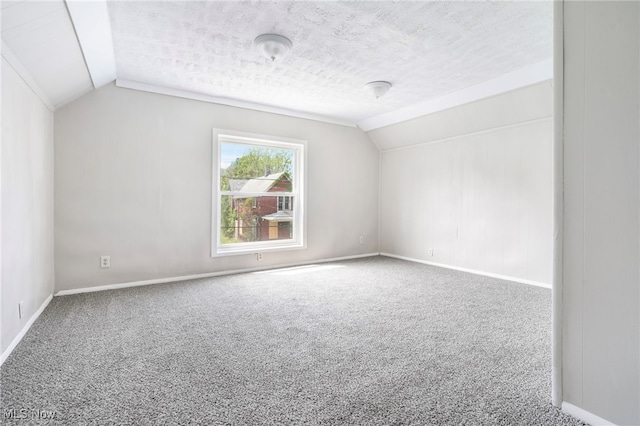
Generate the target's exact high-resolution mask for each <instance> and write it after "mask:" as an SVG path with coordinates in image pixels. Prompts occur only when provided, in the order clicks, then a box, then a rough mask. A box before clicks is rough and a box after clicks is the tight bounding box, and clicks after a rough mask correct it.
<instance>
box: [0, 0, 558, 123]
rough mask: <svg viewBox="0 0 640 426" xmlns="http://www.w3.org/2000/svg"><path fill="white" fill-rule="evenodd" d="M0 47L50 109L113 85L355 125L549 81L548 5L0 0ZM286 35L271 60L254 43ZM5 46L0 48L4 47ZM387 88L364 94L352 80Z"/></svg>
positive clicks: (401, 117)
mask: <svg viewBox="0 0 640 426" xmlns="http://www.w3.org/2000/svg"><path fill="white" fill-rule="evenodd" d="M1 11H2V40H3V56H4V57H5V58H7V56H13V57H14V59H17V60H18V61H17V62H19V63H21V64H22V65H23V66H24V68H26V70H27V71H28V73H29V74H30V75H31V77H32V78H33V80H34V81H35V83H36V85H38V86H39V88H40V89H41V90H42V92H44V94H45V95H46V97H48V98H49V100H50V102H51V104H52V105H53V107H57V106H60V105H63V104H64V103H66V102H68V101H70V100H72V99H74V98H76V97H78V96H80V95H82V94H83V93H85V92H86V91H87V90H90V89H91V88H92V87H94V86H95V87H99V86H100V85H102V84H105V83H107V82H110V81H113V80H116V84H118V85H119V86H121V87H129V88H134V89H138V90H149V91H155V92H158V93H167V94H173V95H177V96H184V97H193V98H197V99H201V100H205V101H212V102H217V103H223V104H229V105H239V106H245V107H248V108H255V109H263V110H271V111H274V112H280V113H285V114H290V115H297V116H306V117H309V118H315V119H320V120H325V121H333V122H338V123H342V124H348V125H355V124H358V125H359V126H360V127H361V128H363V129H365V130H370V129H373V128H377V127H381V126H384V125H388V124H391V123H393V122H398V121H402V120H406V119H409V118H413V117H415V116H418V115H420V114H425V113H429V112H432V111H433V110H437V109H443V108H447V107H450V106H455V105H456V104H460V103H463V102H468V101H470V100H476V99H478V98H481V97H486V96H491V95H493V94H497V93H501V92H504V91H508V90H511V89H514V88H517V87H521V86H525V85H528V84H533V83H536V82H539V81H543V80H545V79H549V78H551V56H552V3H551V2H548V1H535V2H534V1H532V2H494V1H475V2H453V1H444V2H443V1H421V2H420V1H419V2H408V1H407V2H397V1H376V2H371V1H344V2H326V1H317V2H316V1H227V2H224V1H223V2H221V1H215V2H198V1H158V2H152V1H107V2H104V1H97V2H96V1H93V2H84V1H80V0H67V2H66V3H65V2H64V1H63V0H54V1H46V2H41V1H29V0H22V1H2V9H1ZM263 33H277V34H282V35H284V36H286V37H287V38H289V39H290V40H291V41H292V42H293V48H292V50H291V52H290V53H289V55H288V56H286V57H285V58H283V59H282V60H280V61H276V62H271V61H270V60H268V59H267V58H265V57H263V56H261V54H260V52H259V51H258V50H257V48H256V46H255V45H254V43H253V41H254V39H255V38H256V36H258V35H260V34H263ZM5 51H7V52H8V53H7V55H5ZM374 80H386V81H389V82H391V83H392V85H393V87H392V88H391V90H390V91H389V92H388V93H387V94H386V95H385V96H383V97H381V98H379V99H375V98H374V97H372V96H371V95H370V94H369V93H368V92H366V91H365V90H363V86H364V84H366V83H367V82H369V81H374Z"/></svg>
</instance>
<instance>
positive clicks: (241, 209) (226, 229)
mask: <svg viewBox="0 0 640 426" xmlns="http://www.w3.org/2000/svg"><path fill="white" fill-rule="evenodd" d="M278 198H280V197H278V196H263V197H243V196H242V195H222V196H221V197H220V202H221V214H222V216H221V221H220V243H221V244H236V243H249V242H256V241H270V240H271V241H272V240H287V239H292V238H293V231H292V229H293V228H292V224H293V217H294V215H293V211H291V210H287V211H279V210H278ZM289 198H290V203H291V207H293V201H294V200H293V198H294V197H289Z"/></svg>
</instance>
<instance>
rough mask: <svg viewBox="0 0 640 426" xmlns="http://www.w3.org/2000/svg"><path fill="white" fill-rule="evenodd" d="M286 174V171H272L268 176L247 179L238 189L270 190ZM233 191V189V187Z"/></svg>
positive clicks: (242, 190)
mask: <svg viewBox="0 0 640 426" xmlns="http://www.w3.org/2000/svg"><path fill="white" fill-rule="evenodd" d="M284 175H286V172H280V173H272V174H270V175H267V176H262V177H257V178H253V179H249V180H248V181H246V183H245V184H244V186H243V187H242V188H241V189H239V190H237V191H239V192H269V190H270V189H271V188H272V187H273V185H275V184H276V182H278V181H279V180H281V179H282V177H283V176H284ZM232 191H233V189H232Z"/></svg>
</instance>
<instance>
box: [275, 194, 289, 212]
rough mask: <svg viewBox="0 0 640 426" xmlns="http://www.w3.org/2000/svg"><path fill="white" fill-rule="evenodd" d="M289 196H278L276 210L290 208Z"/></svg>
mask: <svg viewBox="0 0 640 426" xmlns="http://www.w3.org/2000/svg"><path fill="white" fill-rule="evenodd" d="M291 206H292V204H291V197H289V196H286V195H285V196H279V197H278V211H279V212H280V211H283V210H291Z"/></svg>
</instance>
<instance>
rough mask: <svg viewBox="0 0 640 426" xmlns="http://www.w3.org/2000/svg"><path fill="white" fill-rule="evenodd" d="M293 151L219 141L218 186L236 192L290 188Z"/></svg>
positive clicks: (275, 190)
mask: <svg viewBox="0 0 640 426" xmlns="http://www.w3.org/2000/svg"><path fill="white" fill-rule="evenodd" d="M293 159H294V150H292V149H285V148H270V147H264V146H260V145H249V144H241V143H231V142H221V143H220V189H221V190H222V191H239V192H277V191H285V192H290V191H291V190H292V186H293V185H292V182H293V179H294V176H293V172H294V167H293V166H294V165H293Z"/></svg>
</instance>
